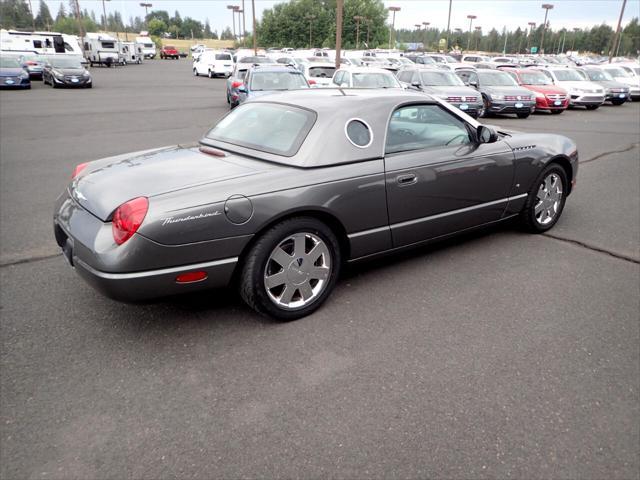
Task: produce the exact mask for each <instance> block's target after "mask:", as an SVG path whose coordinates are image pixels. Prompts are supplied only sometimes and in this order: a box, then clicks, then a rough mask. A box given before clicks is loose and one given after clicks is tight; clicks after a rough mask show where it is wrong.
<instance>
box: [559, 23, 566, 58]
mask: <svg viewBox="0 0 640 480" xmlns="http://www.w3.org/2000/svg"><path fill="white" fill-rule="evenodd" d="M563 30H564V32H562V47H561V51H562V53H564V41H565V40H566V39H567V29H566V28H563ZM559 43H560V42H558V44H559Z"/></svg>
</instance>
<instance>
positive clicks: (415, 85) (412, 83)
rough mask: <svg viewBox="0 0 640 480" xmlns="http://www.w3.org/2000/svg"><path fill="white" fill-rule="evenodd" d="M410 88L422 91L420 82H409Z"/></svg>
mask: <svg viewBox="0 0 640 480" xmlns="http://www.w3.org/2000/svg"><path fill="white" fill-rule="evenodd" d="M411 86H412V87H413V88H417V89H418V90H422V85H420V82H411Z"/></svg>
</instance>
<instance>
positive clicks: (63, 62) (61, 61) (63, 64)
mask: <svg viewBox="0 0 640 480" xmlns="http://www.w3.org/2000/svg"><path fill="white" fill-rule="evenodd" d="M49 63H50V64H51V66H52V67H54V68H83V66H82V64H81V63H80V60H79V59H77V58H68V57H66V58H65V57H49Z"/></svg>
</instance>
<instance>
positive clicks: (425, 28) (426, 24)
mask: <svg viewBox="0 0 640 480" xmlns="http://www.w3.org/2000/svg"><path fill="white" fill-rule="evenodd" d="M422 25H424V30H423V31H424V34H423V36H424V47H423V49H422V50H424V51H427V27H428V26H429V25H431V23H430V22H422Z"/></svg>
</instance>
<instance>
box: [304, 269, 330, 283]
mask: <svg viewBox="0 0 640 480" xmlns="http://www.w3.org/2000/svg"><path fill="white" fill-rule="evenodd" d="M329 272H330V270H329V268H328V267H313V268H312V269H311V272H310V273H309V278H311V279H314V280H326V279H328V278H329Z"/></svg>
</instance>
